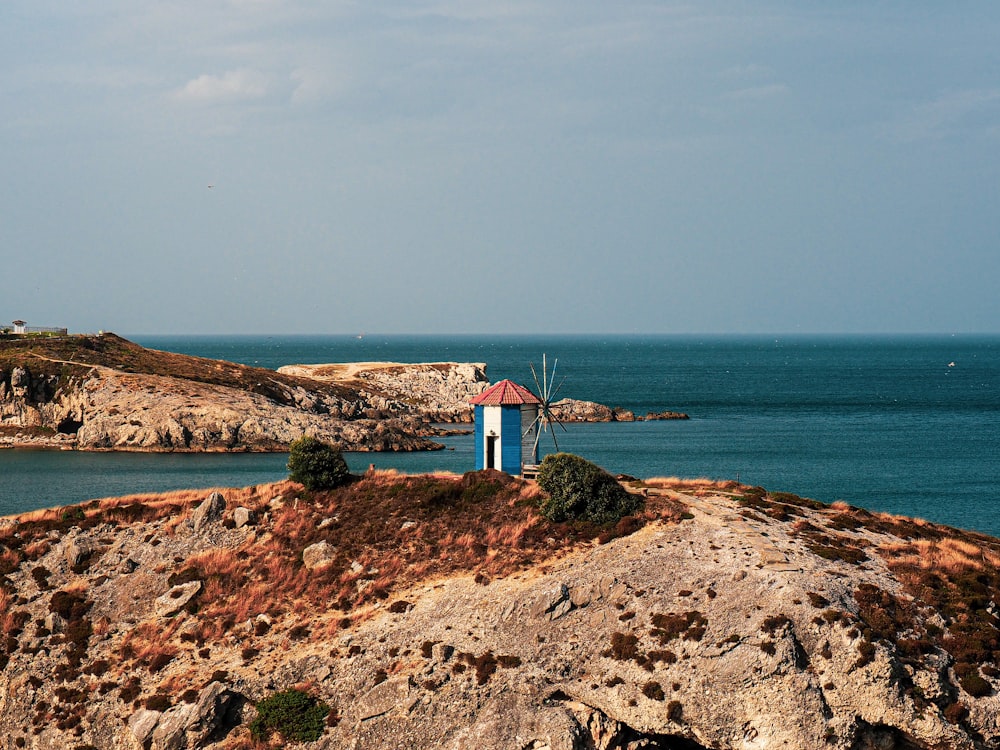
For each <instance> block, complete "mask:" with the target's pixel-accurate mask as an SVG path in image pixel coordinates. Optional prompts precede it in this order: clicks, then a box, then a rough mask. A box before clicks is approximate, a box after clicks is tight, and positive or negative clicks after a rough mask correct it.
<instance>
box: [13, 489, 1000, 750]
mask: <svg viewBox="0 0 1000 750" xmlns="http://www.w3.org/2000/svg"><path fill="white" fill-rule="evenodd" d="M624 484H625V486H626V487H627V488H628V489H629V490H630V491H632V492H635V493H639V494H642V495H644V496H645V509H644V510H643V511H641V512H640V513H639V514H638V515H636V516H634V517H628V518H626V519H623V520H622V521H621V522H620V523H619V524H617V526H613V527H609V528H601V527H594V526H590V525H587V524H555V523H550V522H548V521H546V520H545V519H544V518H542V517H541V516H540V515H539V514H538V513H537V511H536V510H535V502H536V500H537V498H538V494H539V493H540V490H539V489H538V487H537V486H536V485H534V484H533V483H525V482H522V481H520V480H516V479H513V478H510V477H507V476H505V475H501V474H499V473H496V472H477V473H471V474H467V475H465V476H464V477H457V476H440V477H434V476H403V475H398V474H395V473H392V472H370V473H369V474H367V475H365V476H364V477H360V478H358V479H357V480H356V481H354V482H352V483H351V484H350V485H348V486H346V487H343V488H340V489H338V490H334V491H331V492H324V493H307V492H305V491H304V490H303V489H302V488H301V487H300V486H298V485H295V484H291V483H288V482H286V483H280V484H276V485H268V486H258V487H250V488H245V489H242V490H223V491H219V492H208V491H205V492H201V493H196V492H189V493H173V494H170V495H164V496H156V497H132V498H121V499H109V500H102V501H93V502H90V503H87V504H84V505H81V506H75V507H67V508H57V509H54V510H49V511H39V512H35V513H32V514H27V515H24V516H21V517H19V518H12V519H7V520H4V521H0V747H3V748H37V749H39V750H42V749H44V750H56V749H57V748H58V749H60V750H62V749H64V748H70V749H71V750H72V749H79V750H83V749H86V750H92V749H93V748H100V749H101V750H105V749H108V750H111V749H115V750H119V749H121V750H125V749H126V748H128V749H129V750H132V749H133V748H135V749H138V748H151V749H152V750H165V749H166V748H218V749H219V750H222V748H229V749H232V748H243V749H244V750H249V748H253V747H260V746H261V744H255V740H254V739H253V738H252V737H251V734H250V729H249V726H250V725H251V723H252V722H253V720H254V718H255V717H256V716H257V709H256V708H255V705H256V704H257V703H258V702H259V701H261V700H262V699H265V698H269V697H271V696H274V695H275V694H276V693H278V692H280V691H284V690H287V689H290V688H295V689H297V690H299V691H301V692H302V693H305V694H308V695H310V696H314V697H315V698H316V699H318V700H321V701H323V702H324V703H325V704H326V705H328V706H329V707H331V711H330V712H329V714H328V715H327V716H326V720H325V724H324V725H323V726H322V727H321V735H320V737H319V739H318V740H316V741H315V742H313V743H311V744H308V745H304V746H308V747H316V748H329V749H331V750H332V749H334V748H337V749H339V748H359V749H360V748H372V749H375V748H379V749H381V748H399V749H400V750H403V749H404V748H405V749H406V750H420V749H423V748H426V749H427V750H430V749H432V748H434V749H435V750H436V749H439V748H449V749H454V750H458V749H460V748H461V749H464V748H470V747H475V748H481V749H483V750H494V749H496V750H501V749H503V750H508V749H509V748H518V749H527V748H531V749H533V750H543V749H549V750H584V749H591V750H593V749H595V748H596V749H597V750H613V749H614V750H618V749H628V750H639V749H641V748H675V749H676V748H681V749H683V750H698V749H699V748H715V749H717V750H735V749H737V748H739V749H740V750H748V749H750V748H777V747H780V748H787V749H788V750H816V749H818V748H832V749H835V750H875V749H876V748H878V749H880V750H891V749H892V748H897V749H907V750H914V749H921V750H929V749H931V748H935V749H939V750H940V749H944V748H955V749H969V750H972V749H977V750H978V749H986V748H996V747H998V746H1000V697H998V695H997V689H998V688H1000V668H998V667H1000V632H998V629H997V625H998V618H997V602H996V598H997V591H998V587H1000V541H998V540H996V539H992V538H989V537H985V536H982V535H979V534H972V533H967V532H961V531H957V530H954V529H949V528H945V527H941V526H937V525H934V524H930V523H925V522H921V521H913V520H908V519H903V518H896V517H891V516H887V515H883V514H873V513H869V512H867V511H864V510H860V509H858V508H853V507H850V506H847V505H844V504H834V505H832V506H828V505H822V504H820V503H815V502H813V501H810V500H805V499H802V498H798V497H795V496H792V495H787V494H782V493H768V492H766V491H764V490H762V489H760V488H752V487H745V486H740V485H737V484H735V483H718V484H717V483H712V482H707V481H702V482H683V481H680V480H668V479H660V480H647V481H642V482H641V481H635V480H629V479H626V480H624ZM264 745H265V746H270V747H277V746H285V745H284V744H282V741H281V740H280V739H279V738H278V737H274V738H272V739H271V740H270V742H269V743H268V742H265V743H264Z"/></svg>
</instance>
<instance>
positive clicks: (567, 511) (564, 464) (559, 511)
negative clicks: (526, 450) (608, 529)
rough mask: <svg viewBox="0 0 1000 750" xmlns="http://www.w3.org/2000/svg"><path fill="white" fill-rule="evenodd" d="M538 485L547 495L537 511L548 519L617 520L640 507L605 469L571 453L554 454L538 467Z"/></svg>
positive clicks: (635, 496)
mask: <svg viewBox="0 0 1000 750" xmlns="http://www.w3.org/2000/svg"><path fill="white" fill-rule="evenodd" d="M538 486H539V487H541V488H542V489H543V490H545V492H546V493H547V494H548V498H545V499H543V500H542V503H541V506H540V510H541V513H542V515H543V516H545V517H546V518H547V519H549V520H550V521H555V522H561V521H575V520H581V521H592V522H593V523H598V524H605V523H616V522H617V521H619V520H620V519H621V518H623V517H625V516H628V515H631V514H633V513H635V512H636V511H637V510H639V508H641V507H642V498H641V497H639V496H637V495H631V494H629V493H628V492H627V491H626V490H625V488H624V487H622V486H621V485H620V484H619V483H618V480H616V479H615V478H614V477H613V476H611V475H610V474H608V473H607V472H606V471H604V469H602V468H601V467H599V466H597V465H596V464H592V463H591V462H590V461H587V460H586V459H584V458H580V457H579V456H574V455H573V454H572V453H553V454H550V455H548V456H546V457H545V460H543V461H542V463H541V466H539V468H538Z"/></svg>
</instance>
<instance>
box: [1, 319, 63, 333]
mask: <svg viewBox="0 0 1000 750" xmlns="http://www.w3.org/2000/svg"><path fill="white" fill-rule="evenodd" d="M13 326H14V333H19V334H25V333H51V334H55V335H56V336H65V335H67V334H68V333H69V331H68V330H67V329H66V328H52V327H47V326H29V325H28V324H27V323H25V322H24V321H23V320H15V321H14V322H13Z"/></svg>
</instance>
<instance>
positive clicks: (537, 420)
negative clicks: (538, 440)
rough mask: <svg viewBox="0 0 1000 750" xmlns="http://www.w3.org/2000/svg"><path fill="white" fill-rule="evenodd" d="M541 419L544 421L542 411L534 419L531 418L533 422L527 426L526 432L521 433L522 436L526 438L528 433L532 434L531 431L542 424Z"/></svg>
mask: <svg viewBox="0 0 1000 750" xmlns="http://www.w3.org/2000/svg"><path fill="white" fill-rule="evenodd" d="M541 421H542V415H541V413H540V412H539V414H538V416H536V417H535V418H534V419H533V420H531V424H529V425H528V426H527V428H526V429H525V430H524V432H522V433H521V437H522V438H526V437H528V435H529V434H531V431H532V430H535V428H536V427H539V426H540V424H539V423H540V422H541ZM536 432H537V430H536Z"/></svg>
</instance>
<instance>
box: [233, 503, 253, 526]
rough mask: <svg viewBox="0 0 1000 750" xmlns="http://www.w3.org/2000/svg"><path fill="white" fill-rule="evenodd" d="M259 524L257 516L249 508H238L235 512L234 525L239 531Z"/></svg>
mask: <svg viewBox="0 0 1000 750" xmlns="http://www.w3.org/2000/svg"><path fill="white" fill-rule="evenodd" d="M256 522H257V514H256V513H254V512H253V511H252V510H250V509H249V508H237V509H236V510H234V511H233V523H234V524H235V526H236V528H237V529H242V528H243V527H244V526H252V525H253V524H255V523H256Z"/></svg>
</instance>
